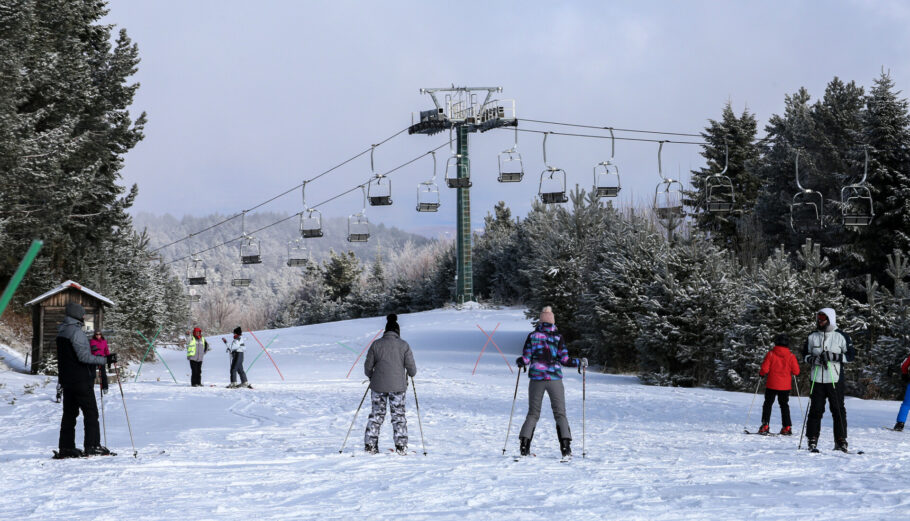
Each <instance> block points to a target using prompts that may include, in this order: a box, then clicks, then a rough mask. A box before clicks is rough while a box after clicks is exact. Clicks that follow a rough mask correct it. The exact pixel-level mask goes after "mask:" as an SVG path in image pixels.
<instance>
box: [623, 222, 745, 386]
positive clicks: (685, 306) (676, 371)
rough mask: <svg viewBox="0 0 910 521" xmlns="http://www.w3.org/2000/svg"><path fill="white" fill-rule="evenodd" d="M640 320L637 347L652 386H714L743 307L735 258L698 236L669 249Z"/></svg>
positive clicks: (646, 297) (644, 305) (643, 302)
mask: <svg viewBox="0 0 910 521" xmlns="http://www.w3.org/2000/svg"><path fill="white" fill-rule="evenodd" d="M656 268H657V269H656V270H655V273H654V279H653V282H652V283H651V284H650V287H648V289H647V290H646V293H645V295H644V296H643V297H640V298H642V304H643V306H642V307H643V312H642V313H640V314H639V315H638V316H637V317H636V322H637V323H638V328H639V330H640V331H641V334H640V335H639V336H638V338H637V340H636V343H635V347H636V350H637V352H638V357H639V363H640V365H641V370H642V380H643V381H645V382H647V383H655V384H660V385H674V386H686V387H691V386H696V385H710V384H713V383H714V382H715V374H716V367H715V366H716V360H717V359H718V357H719V355H720V352H721V350H722V348H723V346H724V335H725V332H726V331H727V330H729V329H730V327H731V326H732V325H733V324H734V323H735V321H736V319H737V317H738V316H739V313H738V310H739V309H740V308H741V307H742V299H741V298H740V295H739V291H738V290H739V288H740V284H739V278H740V274H739V269H738V267H737V265H736V262H735V261H734V260H733V259H732V258H731V256H730V254H729V253H727V252H725V251H723V250H722V249H720V248H718V247H717V246H715V245H714V244H713V243H711V242H709V241H707V240H705V239H704V238H703V237H699V236H696V237H694V238H690V239H686V240H682V241H679V242H677V243H676V244H675V245H674V246H673V247H672V248H670V249H668V250H666V253H665V255H664V256H663V259H662V263H660V264H659V265H658V266H657V267H656Z"/></svg>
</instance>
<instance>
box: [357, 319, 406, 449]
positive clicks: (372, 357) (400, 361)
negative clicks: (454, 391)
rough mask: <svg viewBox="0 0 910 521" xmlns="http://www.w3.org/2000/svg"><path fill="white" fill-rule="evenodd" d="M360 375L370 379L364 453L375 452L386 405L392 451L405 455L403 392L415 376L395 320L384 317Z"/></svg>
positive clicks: (377, 447)
mask: <svg viewBox="0 0 910 521" xmlns="http://www.w3.org/2000/svg"><path fill="white" fill-rule="evenodd" d="M363 372H364V374H366V376H367V378H369V379H370V401H371V403H372V411H371V412H370V417H369V420H368V421H367V428H366V432H365V433H364V444H365V450H366V451H367V452H369V453H371V454H376V453H377V452H379V428H380V427H381V426H382V422H383V421H384V420H385V412H386V403H388V404H389V405H388V406H389V407H390V408H391V411H392V430H393V437H394V439H395V451H396V452H398V454H407V451H408V422H407V418H406V417H405V407H404V404H405V392H406V391H407V389H408V377H409V376H411V377H413V376H414V375H416V374H417V365H416V364H415V363H414V355H413V353H411V346H409V345H408V343H407V342H405V341H404V340H402V339H401V328H400V327H399V326H398V316H397V315H395V314H394V313H393V314H391V315H388V316H387V317H386V325H385V333H384V334H383V335H382V338H380V339H379V340H376V341H375V342H373V344H372V345H370V350H369V351H368V352H367V358H366V361H365V362H364V364H363Z"/></svg>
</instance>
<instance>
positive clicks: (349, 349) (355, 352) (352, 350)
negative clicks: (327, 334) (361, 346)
mask: <svg viewBox="0 0 910 521" xmlns="http://www.w3.org/2000/svg"><path fill="white" fill-rule="evenodd" d="M338 345H340V346H341V347H343V348H345V349H347V350H348V351H350V352H352V353H354V354H355V355H356V354H357V351H355V350H354V349H351V348H350V347H348V346H346V345H344V344H342V343H341V342H338Z"/></svg>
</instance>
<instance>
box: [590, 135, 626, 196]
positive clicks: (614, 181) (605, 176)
mask: <svg viewBox="0 0 910 521" xmlns="http://www.w3.org/2000/svg"><path fill="white" fill-rule="evenodd" d="M608 130H609V131H610V144H611V145H610V159H608V160H606V161H601V162H600V163H597V165H596V166H595V167H594V195H595V196H596V197H597V198H598V199H603V198H605V197H616V196H617V195H619V191H620V190H621V189H622V185H620V182H619V167H618V166H616V163H614V162H613V157H614V156H615V154H616V138H615V137H614V136H613V127H609V129H608Z"/></svg>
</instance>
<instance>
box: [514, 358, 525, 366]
mask: <svg viewBox="0 0 910 521" xmlns="http://www.w3.org/2000/svg"><path fill="white" fill-rule="evenodd" d="M515 365H517V366H518V367H524V366H525V359H524V357H523V356H519V357H518V358H516V359H515Z"/></svg>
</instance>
